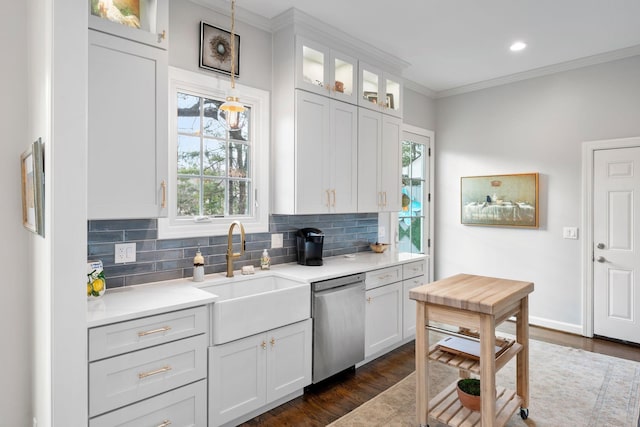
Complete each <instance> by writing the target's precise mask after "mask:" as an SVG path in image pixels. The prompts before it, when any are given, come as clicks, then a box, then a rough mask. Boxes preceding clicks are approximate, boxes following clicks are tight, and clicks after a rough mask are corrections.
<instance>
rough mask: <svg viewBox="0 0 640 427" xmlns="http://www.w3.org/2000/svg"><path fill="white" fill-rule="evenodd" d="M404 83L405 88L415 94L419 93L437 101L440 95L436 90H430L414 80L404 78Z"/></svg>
mask: <svg viewBox="0 0 640 427" xmlns="http://www.w3.org/2000/svg"><path fill="white" fill-rule="evenodd" d="M402 80H403V83H404V88H405V89H409V90H412V91H414V92H418V93H419V94H422V95H424V96H426V97H428V98H431V99H435V98H436V97H437V95H438V93H437V92H436V91H435V90H432V89H429V88H428V87H426V86H423V85H421V84H420V83H416V82H414V81H413V80H408V79H406V78H404V77H403V78H402Z"/></svg>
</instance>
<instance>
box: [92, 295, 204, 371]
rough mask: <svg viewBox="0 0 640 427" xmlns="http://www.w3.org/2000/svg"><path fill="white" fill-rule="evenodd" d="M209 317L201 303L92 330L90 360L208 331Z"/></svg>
mask: <svg viewBox="0 0 640 427" xmlns="http://www.w3.org/2000/svg"><path fill="white" fill-rule="evenodd" d="M208 318H209V313H208V311H207V307H206V306H201V307H195V308H191V309H188V310H180V311H174V312H171V313H165V314H160V315H157V316H149V317H145V318H142V319H136V320H131V321H128V322H121V323H114V324H111V325H106V326H100V327H97V328H92V329H89V361H94V360H99V359H104V358H105V357H110V356H116V355H118V354H123V353H127V352H130V351H134V350H140V349H142V348H146V347H150V346H152V345H158V344H164V343H167V342H170V341H175V340H177V339H181V338H186V337H191V336H194V335H198V334H202V333H205V332H206V331H207V319H208Z"/></svg>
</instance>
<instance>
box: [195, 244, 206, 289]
mask: <svg viewBox="0 0 640 427" xmlns="http://www.w3.org/2000/svg"><path fill="white" fill-rule="evenodd" d="M203 280H204V257H203V256H202V252H200V248H198V251H197V252H196V256H195V257H193V281H194V282H202V281H203Z"/></svg>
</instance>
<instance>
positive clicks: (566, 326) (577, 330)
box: [529, 316, 585, 336]
mask: <svg viewBox="0 0 640 427" xmlns="http://www.w3.org/2000/svg"><path fill="white" fill-rule="evenodd" d="M529 324H530V325H535V326H541V327H543V328H548V329H555V330H557V331H562V332H568V333H570V334H575V335H582V336H585V334H584V330H583V328H582V325H576V324H573V323H566V322H558V321H557V320H551V319H545V318H544V317H536V316H529Z"/></svg>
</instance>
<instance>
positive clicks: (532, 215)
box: [460, 173, 540, 228]
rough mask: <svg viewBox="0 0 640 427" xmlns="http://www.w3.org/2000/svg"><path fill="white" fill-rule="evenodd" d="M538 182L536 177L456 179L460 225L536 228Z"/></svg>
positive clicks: (526, 174) (515, 175) (468, 177)
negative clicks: (458, 182)
mask: <svg viewBox="0 0 640 427" xmlns="http://www.w3.org/2000/svg"><path fill="white" fill-rule="evenodd" d="M539 178H540V177H539V174H538V173H521V174H511V175H487V176H466V177H462V178H460V222H461V223H462V224H464V225H483V226H496V227H520V228H538V227H539V206H538V201H539V197H538V192H539Z"/></svg>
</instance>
